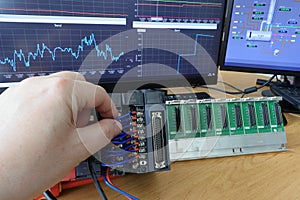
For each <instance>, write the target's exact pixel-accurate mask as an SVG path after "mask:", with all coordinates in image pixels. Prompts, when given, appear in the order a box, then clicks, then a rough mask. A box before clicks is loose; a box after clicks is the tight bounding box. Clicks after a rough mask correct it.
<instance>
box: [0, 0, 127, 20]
mask: <svg viewBox="0 0 300 200" xmlns="http://www.w3.org/2000/svg"><path fill="white" fill-rule="evenodd" d="M127 7H128V4H127V1H126V0H118V1H114V3H112V2H111V1H110V0H104V1H96V0H91V1H83V0H56V1H53V0H43V1H31V0H25V1H20V0H11V1H5V2H1V4H0V14H14V15H40V16H82V17H126V16H127Z"/></svg>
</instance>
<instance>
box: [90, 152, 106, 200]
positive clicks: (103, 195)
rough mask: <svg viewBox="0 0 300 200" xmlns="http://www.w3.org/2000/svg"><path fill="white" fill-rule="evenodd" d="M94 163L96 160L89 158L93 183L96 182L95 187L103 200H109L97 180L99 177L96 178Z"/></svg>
mask: <svg viewBox="0 0 300 200" xmlns="http://www.w3.org/2000/svg"><path fill="white" fill-rule="evenodd" d="M93 161H94V158H93V157H92V156H91V157H89V158H88V167H89V171H90V174H91V176H92V179H93V182H94V185H95V187H96V189H97V191H98V193H99V195H100V197H101V199H102V200H107V197H106V195H105V193H104V191H103V189H102V187H101V185H100V183H99V181H98V179H97V176H96V173H95V171H94V167H93Z"/></svg>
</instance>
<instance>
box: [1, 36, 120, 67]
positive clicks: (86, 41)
mask: <svg viewBox="0 0 300 200" xmlns="http://www.w3.org/2000/svg"><path fill="white" fill-rule="evenodd" d="M85 46H87V47H89V46H94V48H95V50H96V54H97V57H102V58H104V60H107V59H109V58H110V59H111V61H113V62H117V61H118V60H119V59H120V58H121V57H122V56H123V55H124V52H121V53H120V54H119V55H117V56H114V55H113V52H112V48H111V47H110V46H109V45H108V44H106V45H105V50H100V49H99V46H98V45H97V41H96V38H95V35H94V33H92V34H91V35H90V36H89V37H87V36H85V37H83V38H82V39H81V44H80V45H78V47H77V50H75V51H74V50H73V49H72V48H71V47H67V48H63V47H55V48H54V49H53V50H51V49H50V48H49V47H48V46H47V45H46V44H45V43H42V44H41V45H40V44H37V45H36V50H35V52H28V54H27V56H26V55H25V53H23V49H19V50H14V54H13V58H9V57H6V58H4V59H3V60H0V64H1V65H6V64H9V65H10V66H11V67H12V68H13V70H14V71H17V61H20V62H22V61H23V62H24V65H25V67H30V63H31V60H36V59H37V58H38V57H40V58H44V56H45V53H47V52H48V53H49V54H50V55H51V58H52V60H53V61H55V60H56V52H57V51H59V52H62V53H65V52H67V53H70V54H71V55H72V56H73V57H74V58H75V59H76V60H77V59H78V58H79V56H80V54H81V52H83V51H84V47H85Z"/></svg>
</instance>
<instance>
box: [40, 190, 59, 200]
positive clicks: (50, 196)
mask: <svg viewBox="0 0 300 200" xmlns="http://www.w3.org/2000/svg"><path fill="white" fill-rule="evenodd" d="M43 195H44V197H45V198H46V199H47V200H57V199H56V197H55V196H54V195H53V194H52V193H51V192H50V190H47V191H45V192H43Z"/></svg>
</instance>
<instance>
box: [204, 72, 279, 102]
mask: <svg viewBox="0 0 300 200" xmlns="http://www.w3.org/2000/svg"><path fill="white" fill-rule="evenodd" d="M275 77H277V75H273V76H272V77H271V78H270V79H269V80H268V81H266V82H265V83H264V84H263V85H261V86H258V87H257V86H254V87H249V88H246V89H244V90H241V89H238V88H236V87H234V86H233V85H231V84H229V83H225V82H223V83H224V84H226V85H228V86H230V87H232V88H234V89H236V90H238V92H232V91H227V90H222V89H219V88H214V87H210V86H200V87H201V88H205V89H211V90H215V91H218V92H222V93H226V94H230V95H238V94H242V97H241V98H243V97H244V96H245V95H246V94H250V93H253V92H256V91H257V90H260V89H261V88H263V87H265V86H267V85H268V84H270V83H271V82H272V80H273V79H274V78H275ZM220 82H221V81H220Z"/></svg>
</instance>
